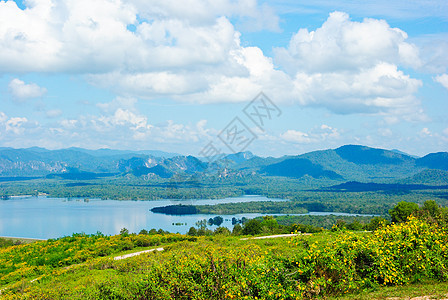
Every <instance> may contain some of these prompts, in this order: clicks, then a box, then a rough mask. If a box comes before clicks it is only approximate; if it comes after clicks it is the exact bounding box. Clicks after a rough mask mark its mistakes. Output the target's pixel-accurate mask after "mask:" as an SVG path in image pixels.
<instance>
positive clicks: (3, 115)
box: [0, 111, 8, 123]
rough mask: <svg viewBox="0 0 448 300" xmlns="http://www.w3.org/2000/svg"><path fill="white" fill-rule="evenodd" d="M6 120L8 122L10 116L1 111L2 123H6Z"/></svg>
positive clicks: (0, 121) (0, 120) (0, 118)
mask: <svg viewBox="0 0 448 300" xmlns="http://www.w3.org/2000/svg"><path fill="white" fill-rule="evenodd" d="M6 120H8V116H7V115H6V114H5V113H4V112H2V111H0V123H4V122H5V121H6Z"/></svg>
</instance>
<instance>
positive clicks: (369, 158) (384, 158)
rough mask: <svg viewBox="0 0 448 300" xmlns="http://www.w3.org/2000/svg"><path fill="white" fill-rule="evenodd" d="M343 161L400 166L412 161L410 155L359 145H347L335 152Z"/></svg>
mask: <svg viewBox="0 0 448 300" xmlns="http://www.w3.org/2000/svg"><path fill="white" fill-rule="evenodd" d="M334 151H335V152H336V154H338V155H339V156H340V157H341V158H342V159H345V160H346V161H348V162H352V163H355V164H361V165H378V164H385V165H399V164H401V163H403V162H404V161H406V160H408V161H409V160H412V158H411V157H410V156H408V155H403V154H399V153H396V152H394V151H388V150H383V149H376V148H370V147H365V146H357V145H346V146H342V147H339V148H337V149H336V150H334Z"/></svg>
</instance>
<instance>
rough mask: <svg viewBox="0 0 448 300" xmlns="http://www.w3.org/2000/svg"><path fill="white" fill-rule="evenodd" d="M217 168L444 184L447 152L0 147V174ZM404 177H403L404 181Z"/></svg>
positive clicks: (230, 172)
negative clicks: (211, 154) (204, 153)
mask: <svg viewBox="0 0 448 300" xmlns="http://www.w3.org/2000/svg"><path fill="white" fill-rule="evenodd" d="M128 174H131V175H132V176H137V177H139V176H148V175H150V176H158V177H161V178H170V177H172V176H175V175H178V174H180V175H193V174H199V175H200V174H219V176H234V175H238V176H243V175H245V174H258V175H261V176H281V177H288V178H293V179H300V178H303V177H311V178H314V179H326V180H336V181H361V182H378V183H385V182H397V183H398V182H403V180H404V181H410V182H411V183H415V184H421V183H431V184H446V183H447V178H448V152H439V153H430V154H428V155H426V156H424V157H420V158H419V157H415V156H411V155H408V154H406V153H403V152H400V151H398V150H385V149H377V148H371V147H366V146H359V145H346V146H342V147H339V148H336V149H328V150H321V151H313V152H309V153H305V154H301V155H297V156H283V157H280V158H274V157H259V156H255V155H254V154H252V153H251V152H241V153H235V154H229V155H227V156H225V157H223V158H221V159H220V160H219V161H214V162H209V161H208V160H207V158H201V157H194V156H182V155H179V154H176V153H167V152H162V151H155V150H154V151H152V150H148V151H124V150H111V149H99V150H87V149H82V148H68V149H62V150H47V149H43V148H38V147H33V148H27V149H13V148H0V177H14V176H21V177H24V176H36V177H43V176H47V177H55V176H59V177H60V178H63V179H74V178H76V179H82V178H83V176H84V175H85V178H86V179H91V178H94V177H95V176H97V177H104V176H121V175H128ZM400 180H401V181H400Z"/></svg>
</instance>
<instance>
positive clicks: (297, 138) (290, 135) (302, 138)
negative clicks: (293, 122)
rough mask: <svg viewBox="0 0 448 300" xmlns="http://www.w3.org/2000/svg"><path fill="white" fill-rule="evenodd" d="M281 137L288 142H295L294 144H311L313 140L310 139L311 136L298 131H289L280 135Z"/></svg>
mask: <svg viewBox="0 0 448 300" xmlns="http://www.w3.org/2000/svg"><path fill="white" fill-rule="evenodd" d="M280 137H281V138H282V139H283V140H285V141H288V142H294V143H304V144H305V143H311V142H312V139H311V138H310V137H309V135H308V134H307V133H305V132H301V131H297V130H292V129H289V130H287V131H286V132H284V133H283V134H281V135H280Z"/></svg>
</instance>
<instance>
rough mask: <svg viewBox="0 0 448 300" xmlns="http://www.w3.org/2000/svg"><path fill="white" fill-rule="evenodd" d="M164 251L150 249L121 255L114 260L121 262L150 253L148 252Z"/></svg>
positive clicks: (161, 249)
mask: <svg viewBox="0 0 448 300" xmlns="http://www.w3.org/2000/svg"><path fill="white" fill-rule="evenodd" d="M163 250H164V249H163V248H162V247H160V248H155V249H149V250H143V251H139V252H134V253H129V254H124V255H120V256H115V257H114V260H121V259H125V258H129V257H133V256H137V255H140V254H143V253H148V252H153V251H163Z"/></svg>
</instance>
